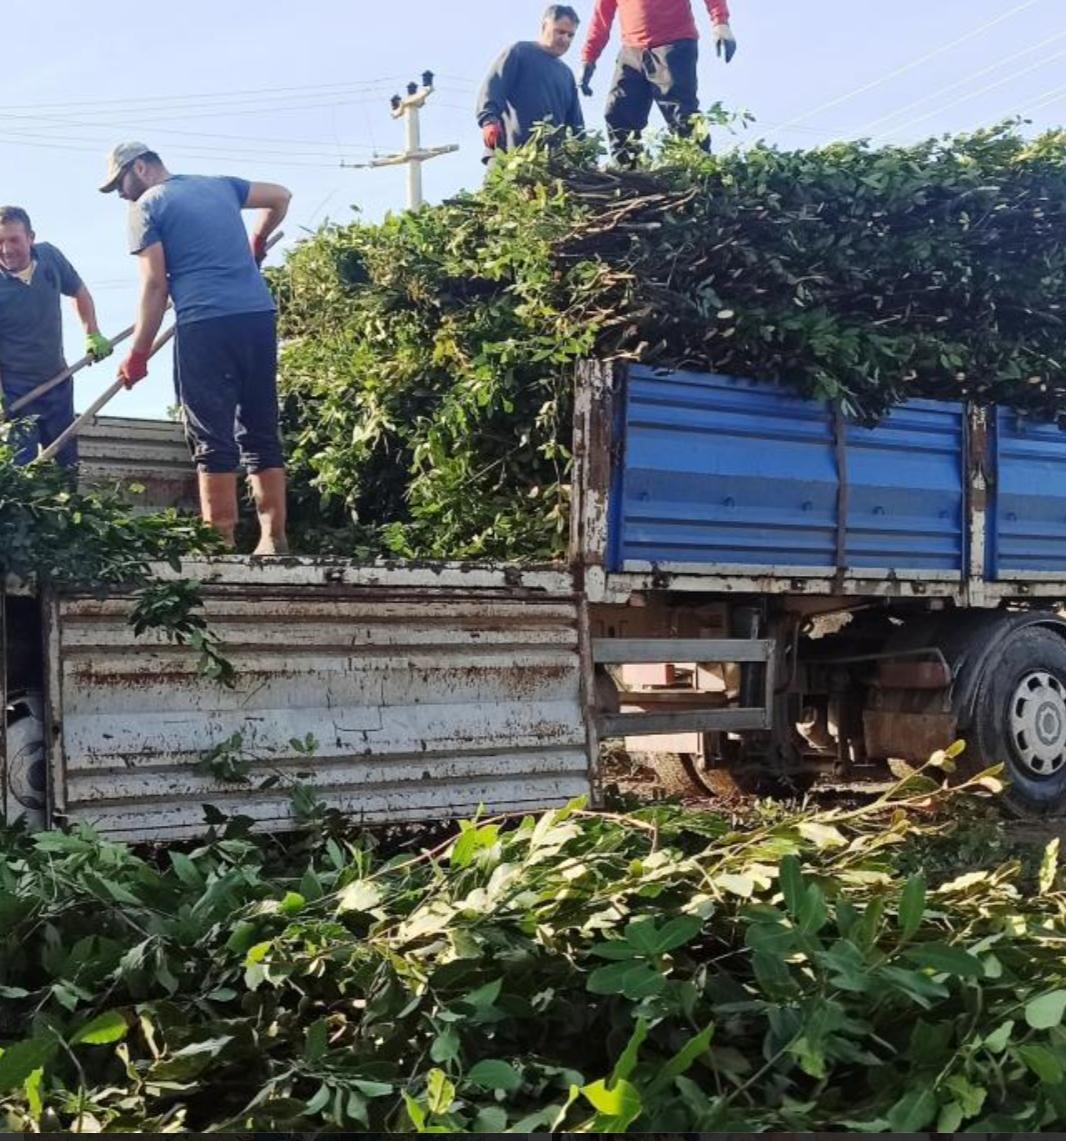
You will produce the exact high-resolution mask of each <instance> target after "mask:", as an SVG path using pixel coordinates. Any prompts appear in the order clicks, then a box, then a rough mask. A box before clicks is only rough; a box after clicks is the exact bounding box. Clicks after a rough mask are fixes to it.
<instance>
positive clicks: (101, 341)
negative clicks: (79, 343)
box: [85, 331, 115, 362]
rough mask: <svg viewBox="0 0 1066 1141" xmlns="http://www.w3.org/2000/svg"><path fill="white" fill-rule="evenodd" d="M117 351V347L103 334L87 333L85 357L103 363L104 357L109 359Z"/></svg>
mask: <svg viewBox="0 0 1066 1141" xmlns="http://www.w3.org/2000/svg"><path fill="white" fill-rule="evenodd" d="M114 351H115V346H114V345H113V344H112V343H111V342H110V341H109V340H108V339H107V337H105V336H104V334H103V333H101V332H99V331H97V332H95V333H86V335H85V355H86V356H87V357H92V358H93V360H94V361H97V362H99V361H102V360H103V359H104V357H109V356H110V355H111V354H112V353H113V352H114Z"/></svg>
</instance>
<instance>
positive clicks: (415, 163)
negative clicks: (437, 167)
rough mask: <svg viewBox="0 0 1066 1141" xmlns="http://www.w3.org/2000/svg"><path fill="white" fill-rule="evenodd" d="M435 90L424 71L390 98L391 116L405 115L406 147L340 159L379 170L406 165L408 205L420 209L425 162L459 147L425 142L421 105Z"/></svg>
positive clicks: (349, 165)
mask: <svg viewBox="0 0 1066 1141" xmlns="http://www.w3.org/2000/svg"><path fill="white" fill-rule="evenodd" d="M432 94H433V72H432V71H424V72H423V73H422V82H421V84H418V83H409V84H408V85H407V95H406V96H400V95H394V96H393V97H392V100H391V101H390V105H391V107H392V117H393V118H394V119H403V121H404V128H405V134H406V144H407V146H406V149H405V150H404V151H402V152H401V153H399V154H392V155H385V156H383V157H382V158H376V159H373V160H372V161H370V162H363V163H341V166H347V167H355V168H361V169H364V170H365V169H371V170H376V169H378V168H379V167H383V166H406V167H407V209H408V210H417V209H418V208H419V207H420V206H421V205H422V202H423V197H422V164H423V163H424V162H428V161H429V160H430V159H432V158H439V157H440V156H441V155H446V154H452V153H453V152H455V151H457V150H458V149H459V147H458V145H457V144H456V143H449V144H447V145H445V146H442V147H423V146H422V122H421V113H422V108H423V107H424V106H425V105H426V100H427V99H428V98H429V97H430V96H431V95H432Z"/></svg>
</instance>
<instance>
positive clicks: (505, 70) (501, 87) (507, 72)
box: [477, 47, 519, 127]
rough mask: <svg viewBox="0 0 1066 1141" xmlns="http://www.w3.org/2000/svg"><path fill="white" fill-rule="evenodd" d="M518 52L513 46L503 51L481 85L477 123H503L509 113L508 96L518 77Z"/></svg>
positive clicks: (482, 124) (484, 125)
mask: <svg viewBox="0 0 1066 1141" xmlns="http://www.w3.org/2000/svg"><path fill="white" fill-rule="evenodd" d="M518 70H519V64H518V53H517V52H516V51H515V49H514V48H513V47H510V48H508V49H507V50H506V51H505V52H503V53H502V54H501V55H500V57H499V59H497V60H496V62H495V63H494V64H493V65H492V70H491V71H490V72H489V73H488V75H487V76H486V77H485V82H484V83H483V84H482V85H481V93H480V95H479V96H478V101H477V125H478V126H479V127H486V126H488V125H489V124H490V123H502V122H503V117H504V115H505V114H506V113H507V103H508V96H509V94H510V92H511V91H512V90H513V89H514V85H515V82H516V80H517V79H518Z"/></svg>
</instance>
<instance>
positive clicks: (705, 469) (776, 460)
mask: <svg viewBox="0 0 1066 1141" xmlns="http://www.w3.org/2000/svg"><path fill="white" fill-rule="evenodd" d="M964 416H965V412H964V409H963V408H962V406H961V405H958V404H950V403H940V402H932V401H913V402H911V403H909V404H907V405H905V406H904V407H902V408H899V409H896V410H895V411H893V413H892V414H891V415H890V416H889V417H887V418H886V419H885V420H884V421H883V422H882V423H881V424H880V425H878V426H877V427H874V428H868V427H864V426H861V425H859V424H854V423H850V424H847V425H846V429H845V441H846V445H845V448H844V453H845V460H844V468H845V472H846V479H847V495H846V503H847V517H846V520H845V523H846V526H845V532H844V540H845V548H844V549H845V554H846V565H847V567H848V568H849V569H854V570H859V569H862V568H870V569H875V568H879V569H886V568H893V569H896V570H897V571H898V572H899V573H901V574H905V573H907V572H924V573H926V574H928V573H931V572H932V573H937V574H942V575H944V576H945V577H951V576H958V575H961V573H962V568H963V566H964V563H965V529H964V519H965V497H964V492H963V476H962V471H963V462H962V458H963V456H962V451H963V446H964ZM621 421H622V422H621V425H620V429H621V432H622V438H621V445H622V446H621V449H620V452H619V455H620V457H621V462H617V463H616V465H615V470H614V480H613V486H612V490H611V505H610V513H609V523H608V527H609V530H610V532H611V533H610V534H609V536H608V545H607V551H608V562H609V565H608V569H609V570H615V571H621V570H639V569H645V568H647V567H652V566H671V565H672V566H686V567H695V568H699V567H704V566H706V567H708V568H710V567H712V566H713V567H715V568H716V569H722V568H771V567H778V568H797V569H798V568H803V569H808V570H811V571H829V572H831V571H834V570H835V569H836V567H837V539H838V504H839V502H840V482H841V472H840V464H839V462H838V450H837V446H836V433H835V428H834V421H833V415H832V412H831V409H830V408H829V406H828V405H827V404H826V403H824V402H819V401H813V400H804V399H802V398H800V397H797V396H795V395H794V394H792V393H790V392H787V391H786V390H784V389H782V388H778V387H776V386H774V385H768V384H762V383H755V382H752V381H744V380H737V379H734V378H731V377H723V376H712V375H704V374H696V373H684V372H673V373H665V374H657V373H656V372H654V371H652V370H649V369H646V368H639V367H638V368H633V369H632V370H630V373H629V378H628V384H627V388H626V396H625V401H624V410H623V414H622V418H621ZM1064 439H1066V437H1064Z"/></svg>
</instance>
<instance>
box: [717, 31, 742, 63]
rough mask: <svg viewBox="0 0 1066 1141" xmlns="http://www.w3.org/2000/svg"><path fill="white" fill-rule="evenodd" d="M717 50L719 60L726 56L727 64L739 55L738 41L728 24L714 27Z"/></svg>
mask: <svg viewBox="0 0 1066 1141" xmlns="http://www.w3.org/2000/svg"><path fill="white" fill-rule="evenodd" d="M714 40H715V50H716V51H717V52H718V58H719V59H721V58H722V56H723V55H724V56H725V61H726V63H729V61H730V60H731V59H732V58H733V56H735V55H736V54H737V41H736V38H735V37H734V35H733V29H732V28H731V27H730V26H729V25H728V24H715V26H714Z"/></svg>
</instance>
